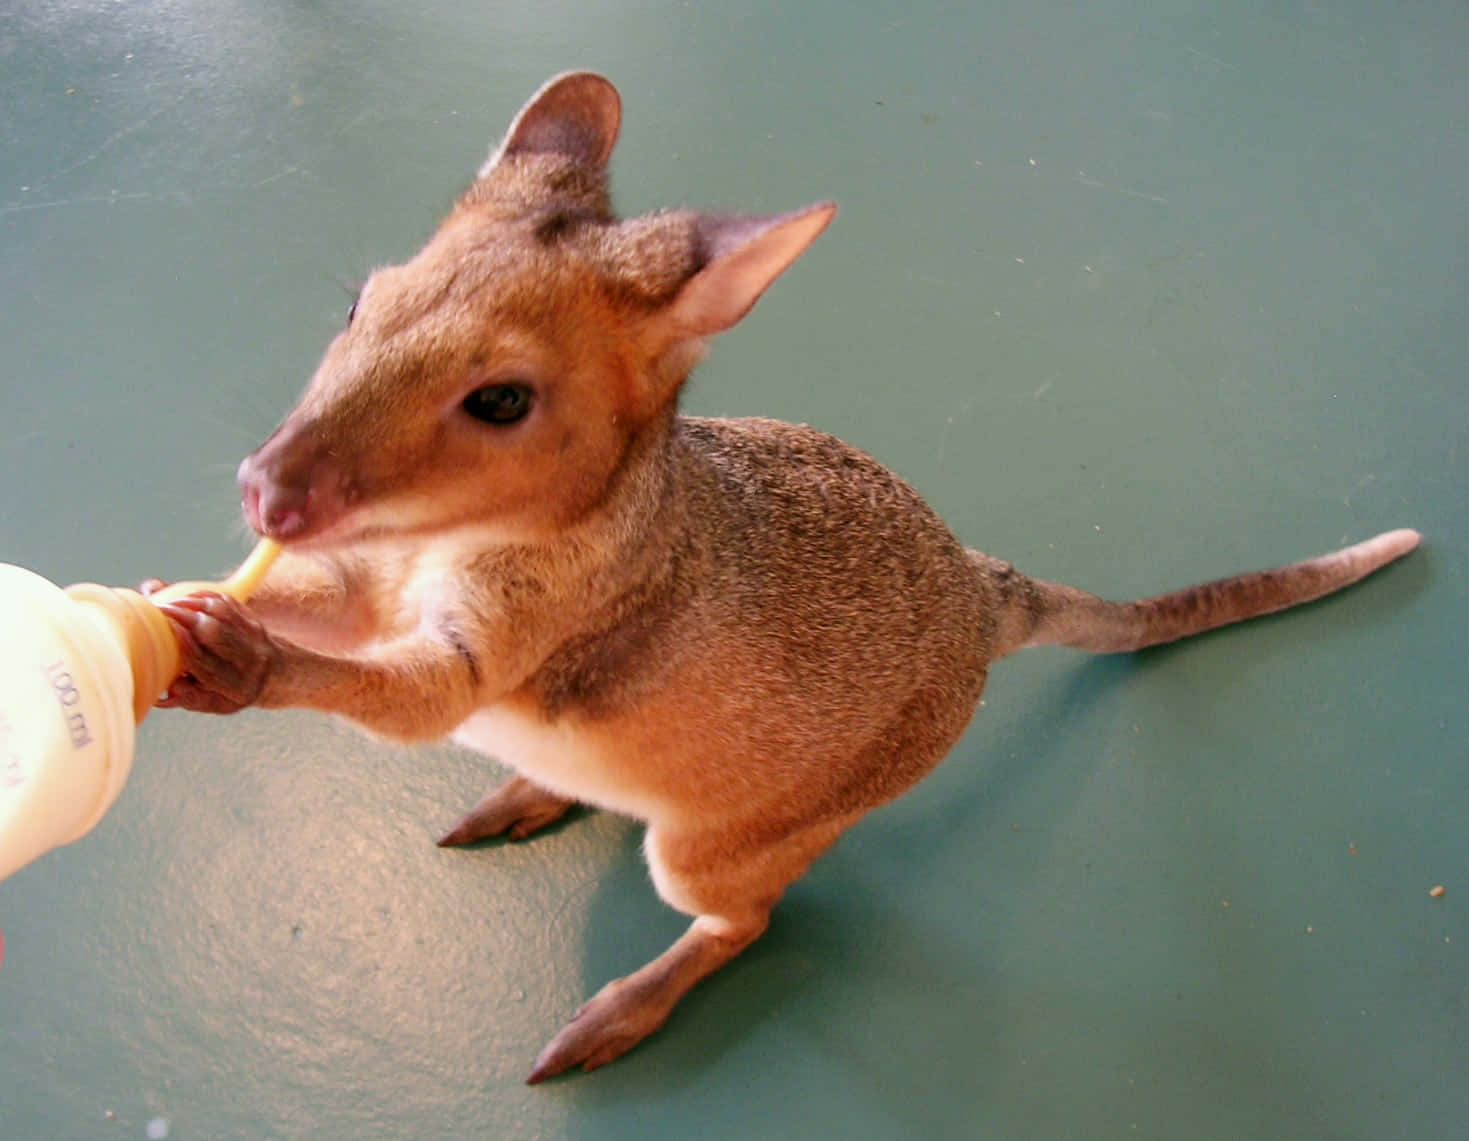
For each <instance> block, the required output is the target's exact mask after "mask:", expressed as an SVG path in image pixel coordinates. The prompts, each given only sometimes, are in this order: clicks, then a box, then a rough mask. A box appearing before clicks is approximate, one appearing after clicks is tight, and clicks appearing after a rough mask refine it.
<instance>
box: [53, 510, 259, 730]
mask: <svg viewBox="0 0 1469 1141" xmlns="http://www.w3.org/2000/svg"><path fill="white" fill-rule="evenodd" d="M280 553H281V547H280V544H279V543H277V542H276V541H275V540H274V539H261V540H260V542H258V543H256V544H255V549H254V550H253V551H251V552H250V555H249V557H248V558H246V559H245V561H244V562H243V563H241V564H240V566H239V569H238V570H236V571H235V573H234V574H232V575H230V576H229V578H227V579H225V580H224V581H223V582H176V583H173V584H171V585H169V586H166V587H164V588H163V589H162V590H159V591H157V592H155V593H153V594H151V595H143V594H140V593H138V591H136V590H129V589H128V588H127V587H111V586H99V585H98V584H97V583H94V582H79V583H76V584H74V585H72V586H68V587H67V588H66V593H67V596H68V597H69V598H71V599H72V600H73V601H76V602H83V603H89V604H91V605H93V606H98V607H100V608H101V609H103V610H104V611H106V613H107V615H108V617H110V618H111V619H112V621H113V622H114V623H115V624H116V625H117V627H118V629H120V630H121V631H122V632H123V634H124V636H125V637H126V638H127V653H128V660H129V661H130V662H131V663H132V667H133V718H134V720H135V721H137V722H138V723H139V724H141V723H142V721H143V718H144V717H146V716H148V711H149V710H150V709H152V708H153V704H154V702H156V701H157V700H158V699H159V697H161V696H162V695H163V693H164V691H165V690H167V689H168V687H169V684H170V683H171V682H172V681H173V679H174V678H176V677H178V675H179V665H180V658H179V647H178V640H177V639H176V638H175V637H174V633H173V628H172V627H170V626H169V624H168V619H167V618H165V617H164V616H163V614H162V612H161V611H160V610H159V609H158V604H159V603H163V602H171V601H173V600H174V599H176V598H183V597H184V596H185V595H189V594H193V593H195V592H196V591H200V590H213V591H218V592H219V593H220V594H227V595H229V596H230V597H231V598H233V599H235V600H236V601H237V602H245V601H247V600H248V599H249V597H250V595H251V594H253V593H254V592H255V588H256V587H258V586H259V585H260V580H261V579H263V578H264V577H265V573H266V572H267V571H268V570H270V566H271V564H272V563H273V562H275V560H276V556H277V555H279V554H280Z"/></svg>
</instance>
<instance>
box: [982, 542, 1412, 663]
mask: <svg viewBox="0 0 1469 1141" xmlns="http://www.w3.org/2000/svg"><path fill="white" fill-rule="evenodd" d="M1421 538H1422V536H1421V535H1419V534H1418V532H1417V531H1409V530H1406V529H1405V530H1401V531H1387V532H1384V533H1383V534H1381V535H1378V536H1377V537H1376V538H1372V539H1368V540H1366V541H1365V542H1361V543H1357V544H1355V545H1354V546H1350V547H1343V548H1342V549H1341V550H1339V551H1333V552H1332V553H1331V554H1329V555H1321V556H1320V557H1319V558H1314V559H1307V560H1305V561H1304V562H1299V563H1291V564H1290V565H1289V566H1284V567H1277V568H1276V569H1274V570H1266V571H1256V572H1255V573H1253V574H1241V575H1235V576H1233V577H1231V578H1221V579H1217V580H1216V581H1214V582H1206V583H1202V584H1200V585H1199V586H1190V587H1185V588H1184V589H1183V590H1175V591H1172V592H1171V593H1168V594H1160V595H1157V596H1156V597H1154V598H1145V599H1142V600H1141V601H1139V602H1107V601H1105V600H1103V599H1101V598H1097V597H1096V596H1095V595H1091V594H1087V593H1086V592H1085V591H1082V590H1077V589H1075V588H1074V587H1070V586H1062V585H1060V584H1059V583H1051V582H1043V581H1041V580H1039V579H1033V578H1027V577H1025V576H1024V575H1021V574H1019V573H1017V572H1015V571H1014V570H1013V569H1012V568H1010V567H1009V566H1008V565H1007V564H1002V563H995V562H993V561H992V560H989V559H988V557H987V556H980V561H981V565H982V566H983V565H986V564H988V565H989V567H990V568H991V569H992V570H993V572H994V573H995V574H996V577H997V578H998V580H999V584H1000V587H1001V590H1002V592H1003V594H1004V596H1005V598H1004V603H1005V605H1004V608H1003V610H1002V613H1001V617H1000V630H999V636H998V639H997V640H998V645H997V652H996V654H995V656H996V657H1001V656H1003V655H1004V654H1008V653H1010V652H1012V651H1014V650H1019V649H1024V648H1025V647H1027V646H1071V647H1073V648H1075V649H1078V650H1091V651H1092V652H1094V653H1102V654H1107V653H1117V652H1121V651H1126V650H1141V649H1143V648H1144V647H1146V646H1156V645H1159V644H1161V643H1163V642H1171V641H1173V640H1174V639H1176V638H1186V637H1188V636H1189V635H1190V634H1200V633H1202V632H1203V631H1205V630H1212V629H1214V628H1215V627H1216V626H1227V625H1229V623H1231V622H1242V621H1244V620H1245V619H1246V618H1256V617H1258V616H1259V615H1261V614H1271V613H1273V612H1275V611H1277V610H1284V609H1286V608H1287V607H1290V606H1297V605H1299V604H1300V603H1302V602H1311V601H1314V600H1315V599H1317V598H1320V597H1322V596H1323V595H1326V594H1330V593H1331V592H1332V591H1335V590H1340V589H1341V588H1342V587H1344V586H1350V585H1351V584H1352V583H1354V582H1356V581H1357V580H1358V579H1362V578H1366V577H1367V576H1368V575H1369V574H1371V573H1372V572H1373V571H1375V570H1377V569H1378V568H1379V567H1382V566H1386V565H1387V564H1388V563H1390V562H1392V561H1393V560H1394V559H1399V558H1401V557H1402V556H1403V555H1406V554H1407V553H1408V552H1409V551H1411V550H1412V549H1413V548H1414V547H1416V546H1417V545H1418V543H1419V541H1420V539H1421Z"/></svg>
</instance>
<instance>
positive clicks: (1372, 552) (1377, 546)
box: [1359, 527, 1423, 566]
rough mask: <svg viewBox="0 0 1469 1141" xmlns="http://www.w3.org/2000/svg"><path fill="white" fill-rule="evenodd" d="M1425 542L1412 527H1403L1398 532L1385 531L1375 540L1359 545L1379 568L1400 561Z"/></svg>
mask: <svg viewBox="0 0 1469 1141" xmlns="http://www.w3.org/2000/svg"><path fill="white" fill-rule="evenodd" d="M1421 542H1423V536H1422V535H1420V534H1419V533H1418V532H1417V531H1414V530H1413V529H1412V528H1410V527H1403V528H1400V529H1399V530H1396V531H1384V532H1383V533H1382V534H1381V535H1378V536H1376V537H1375V538H1371V539H1368V540H1367V541H1366V542H1365V543H1361V544H1359V546H1360V548H1361V550H1362V553H1363V554H1364V555H1367V556H1368V558H1370V559H1371V560H1372V561H1373V562H1374V563H1376V564H1377V565H1378V566H1382V565H1383V564H1384V563H1390V562H1392V561H1393V559H1400V558H1402V557H1403V556H1404V555H1406V554H1407V553H1408V552H1409V551H1411V550H1412V549H1413V548H1414V547H1416V546H1417V545H1418V544H1419V543H1421Z"/></svg>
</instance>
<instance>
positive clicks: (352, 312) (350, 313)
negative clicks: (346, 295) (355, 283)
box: [347, 294, 362, 325]
mask: <svg viewBox="0 0 1469 1141" xmlns="http://www.w3.org/2000/svg"><path fill="white" fill-rule="evenodd" d="M361 300H362V295H361V294H358V295H357V296H356V297H354V298H352V304H351V305H349V306H347V324H349V325H350V324H351V323H352V318H353V317H355V316H357V302H359V301H361Z"/></svg>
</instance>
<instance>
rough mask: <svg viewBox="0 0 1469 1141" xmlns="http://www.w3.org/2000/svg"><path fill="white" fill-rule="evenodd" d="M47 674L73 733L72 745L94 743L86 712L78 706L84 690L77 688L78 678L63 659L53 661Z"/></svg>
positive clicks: (80, 746)
mask: <svg viewBox="0 0 1469 1141" xmlns="http://www.w3.org/2000/svg"><path fill="white" fill-rule="evenodd" d="M45 674H46V680H47V681H49V682H50V683H51V688H52V689H53V690H54V691H55V692H56V700H57V701H59V702H60V703H61V715H62V717H64V718H66V730H67V732H68V733H70V734H71V747H72V748H73V749H81V748H85V747H86V746H87V745H90V744H91V743H92V734H91V732H90V731H89V730H88V729H87V717H86V714H84V713H83V712H82V711H81V710H80V709H78V708H77V706H79V705H80V704H81V703H82V691H81V690H79V689H77V686H76V679H74V678H73V677H72V676H71V671H70V670H68V669H67V668H66V663H65V662H62V661H57V662H52V663H51V664H50V665H49V666H47V667H46V669H45Z"/></svg>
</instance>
